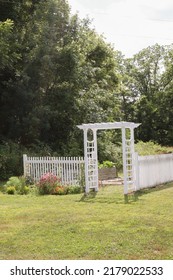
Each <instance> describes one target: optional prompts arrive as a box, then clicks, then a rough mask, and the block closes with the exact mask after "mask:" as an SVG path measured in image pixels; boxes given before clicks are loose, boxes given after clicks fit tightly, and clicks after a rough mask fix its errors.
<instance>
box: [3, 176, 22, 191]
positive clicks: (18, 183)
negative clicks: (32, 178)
mask: <svg viewBox="0 0 173 280" xmlns="http://www.w3.org/2000/svg"><path fill="white" fill-rule="evenodd" d="M9 186H13V187H15V189H16V190H18V189H19V188H20V186H21V181H20V179H19V177H15V176H13V177H10V178H9V180H8V181H7V183H6V184H5V187H6V188H7V187H9Z"/></svg>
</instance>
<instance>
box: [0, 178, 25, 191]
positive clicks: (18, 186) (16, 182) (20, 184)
mask: <svg viewBox="0 0 173 280" xmlns="http://www.w3.org/2000/svg"><path fill="white" fill-rule="evenodd" d="M4 187H5V189H6V191H7V189H8V188H9V187H14V188H15V190H16V193H17V194H28V193H29V192H30V187H29V186H27V185H26V180H25V178H24V177H23V176H21V177H15V176H13V177H10V178H9V180H8V181H7V183H6V184H5V185H4Z"/></svg>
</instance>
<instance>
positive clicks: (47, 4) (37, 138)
mask: <svg viewBox="0 0 173 280" xmlns="http://www.w3.org/2000/svg"><path fill="white" fill-rule="evenodd" d="M172 85H173V50H172V46H159V45H155V46H152V47H148V48H146V49H144V50H142V51H141V52H139V53H138V54H136V55H135V56H134V57H133V58H131V59H124V57H123V55H122V54H121V53H120V52H117V51H115V50H114V49H113V48H112V46H111V45H109V44H107V43H106V42H105V40H104V38H103V37H102V36H100V35H98V34H97V33H96V32H95V30H93V29H92V28H91V24H90V20H89V19H87V18H86V19H83V20H81V19H79V17H78V15H72V14H71V12H70V7H69V4H68V2H67V1H65V0H45V1H41V0H18V1H10V0H0V127H1V130H0V168H2V166H3V168H4V166H5V165H4V164H3V161H4V160H5V158H6V154H9V155H10V154H12V151H13V152H14V150H16V153H18V154H19V155H20V156H21V154H20V151H21V153H22V151H23V150H27V151H29V153H32V152H33V153H36V152H39V151H40V153H41V154H44V153H45V154H48V153H51V154H52V153H56V154H59V155H79V154H81V153H82V150H83V148H82V133H81V131H79V130H78V129H77V128H76V125H77V124H81V123H86V122H101V121H104V122H106V121H120V120H125V121H135V122H140V123H142V125H141V127H140V129H139V130H138V133H137V139H139V140H143V141H148V140H154V141H155V142H158V143H160V144H166V145H172V142H173V121H172V120H173V113H172V105H173V97H172V96H173V95H172ZM120 137H121V135H120V134H119V133H117V132H113V131H112V132H109V133H108V132H107V133H103V132H100V133H99V135H98V138H99V139H98V145H99V154H100V159H101V160H104V159H110V160H114V161H116V159H117V158H119V153H120V151H119V148H118V149H117V150H116V149H115V146H116V145H118V143H119V141H120ZM4 151H6V152H4ZM9 158H10V159H12V156H10V157H9ZM14 165H16V163H14ZM1 171H2V169H1ZM3 172H4V174H5V171H3ZM5 176H6V175H4V177H5Z"/></svg>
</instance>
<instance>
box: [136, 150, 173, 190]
mask: <svg viewBox="0 0 173 280" xmlns="http://www.w3.org/2000/svg"><path fill="white" fill-rule="evenodd" d="M136 181H137V189H143V188H149V187H154V186H157V185H160V184H164V183H168V182H171V181H173V154H161V155H153V156H138V155H137V156H136Z"/></svg>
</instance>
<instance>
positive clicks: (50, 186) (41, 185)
mask: <svg viewBox="0 0 173 280" xmlns="http://www.w3.org/2000/svg"><path fill="white" fill-rule="evenodd" d="M60 182H61V180H60V178H58V177H57V176H56V175H54V174H52V173H46V174H44V175H43V176H42V177H41V178H40V180H39V182H38V183H37V187H38V190H39V193H40V194H53V193H54V190H55V188H56V187H57V186H58V185H60Z"/></svg>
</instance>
